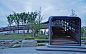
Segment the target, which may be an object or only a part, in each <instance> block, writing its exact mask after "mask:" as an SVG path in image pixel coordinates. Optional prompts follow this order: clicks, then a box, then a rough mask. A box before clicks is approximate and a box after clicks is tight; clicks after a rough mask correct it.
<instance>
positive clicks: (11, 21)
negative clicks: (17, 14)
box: [6, 14, 14, 33]
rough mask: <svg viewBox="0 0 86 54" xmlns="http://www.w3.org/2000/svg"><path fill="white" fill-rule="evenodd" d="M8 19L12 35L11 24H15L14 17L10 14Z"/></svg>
mask: <svg viewBox="0 0 86 54" xmlns="http://www.w3.org/2000/svg"><path fill="white" fill-rule="evenodd" d="M6 17H7V21H8V23H9V25H8V26H10V33H11V24H12V23H13V20H14V16H13V15H11V14H10V15H9V16H6Z"/></svg>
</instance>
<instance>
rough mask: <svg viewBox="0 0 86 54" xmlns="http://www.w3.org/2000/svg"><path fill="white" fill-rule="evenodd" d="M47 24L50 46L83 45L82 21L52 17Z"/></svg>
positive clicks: (66, 17) (74, 18)
mask: <svg viewBox="0 0 86 54" xmlns="http://www.w3.org/2000/svg"><path fill="white" fill-rule="evenodd" d="M43 24H47V25H48V28H49V44H50V45H73V46H80V45H81V19H80V18H79V17H69V16H51V17H49V20H48V21H47V22H45V23H43Z"/></svg>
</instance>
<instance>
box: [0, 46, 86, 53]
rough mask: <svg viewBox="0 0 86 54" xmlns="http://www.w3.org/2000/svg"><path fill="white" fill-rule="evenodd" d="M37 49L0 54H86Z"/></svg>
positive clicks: (30, 48)
mask: <svg viewBox="0 0 86 54" xmlns="http://www.w3.org/2000/svg"><path fill="white" fill-rule="evenodd" d="M36 48H37V47H20V48H7V49H0V54H86V53H82V52H67V51H66V52H65V51H37V50H36Z"/></svg>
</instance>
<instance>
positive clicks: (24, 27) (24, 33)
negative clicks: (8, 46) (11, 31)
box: [23, 26, 25, 36]
mask: <svg viewBox="0 0 86 54" xmlns="http://www.w3.org/2000/svg"><path fill="white" fill-rule="evenodd" d="M23 36H25V26H24V27H23Z"/></svg>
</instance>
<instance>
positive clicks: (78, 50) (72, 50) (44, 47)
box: [36, 46, 86, 53]
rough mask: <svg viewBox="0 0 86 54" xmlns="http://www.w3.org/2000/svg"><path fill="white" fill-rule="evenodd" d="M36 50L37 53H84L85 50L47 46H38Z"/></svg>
mask: <svg viewBox="0 0 86 54" xmlns="http://www.w3.org/2000/svg"><path fill="white" fill-rule="evenodd" d="M36 50H39V51H66V52H80V53H86V49H82V48H81V49H78V48H50V47H47V46H40V47H37V48H36Z"/></svg>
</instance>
